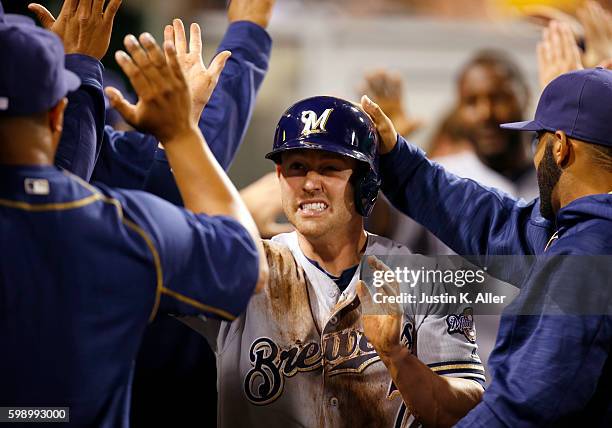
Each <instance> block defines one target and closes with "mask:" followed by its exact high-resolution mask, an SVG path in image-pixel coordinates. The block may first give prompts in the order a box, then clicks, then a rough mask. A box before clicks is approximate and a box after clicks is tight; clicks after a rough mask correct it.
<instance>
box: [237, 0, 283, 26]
mask: <svg viewBox="0 0 612 428" xmlns="http://www.w3.org/2000/svg"><path fill="white" fill-rule="evenodd" d="M274 3H276V0H231V1H230V4H229V8H228V11H227V17H228V19H229V21H230V22H236V21H251V22H254V23H255V24H257V25H259V26H260V27H263V28H267V27H268V24H269V23H270V18H271V17H272V9H273V8H274Z"/></svg>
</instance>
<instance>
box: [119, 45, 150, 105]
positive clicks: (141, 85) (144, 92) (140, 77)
mask: <svg viewBox="0 0 612 428" xmlns="http://www.w3.org/2000/svg"><path fill="white" fill-rule="evenodd" d="M115 60H116V61H117V64H119V67H121V70H123V72H124V73H125V75H126V76H127V77H128V79H129V80H130V83H131V84H132V87H133V88H134V90H135V91H136V93H137V94H138V96H139V97H140V98H143V97H147V96H148V95H149V94H150V93H151V86H150V84H149V81H148V80H147V78H146V77H145V75H144V73H142V71H141V70H140V69H139V68H138V66H137V65H136V64H135V63H134V61H132V58H130V56H129V55H128V54H126V53H125V52H123V51H117V52H115Z"/></svg>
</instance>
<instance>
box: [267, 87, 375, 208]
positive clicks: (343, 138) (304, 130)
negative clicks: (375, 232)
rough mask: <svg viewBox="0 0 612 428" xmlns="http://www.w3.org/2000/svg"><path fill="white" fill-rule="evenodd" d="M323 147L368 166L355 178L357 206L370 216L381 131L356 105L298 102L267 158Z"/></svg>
mask: <svg viewBox="0 0 612 428" xmlns="http://www.w3.org/2000/svg"><path fill="white" fill-rule="evenodd" d="M298 149H311V150H324V151H327V152H331V153H337V154H340V155H344V156H348V157H351V158H353V159H356V160H358V161H360V162H363V163H365V164H366V165H367V168H364V170H365V172H361V171H360V172H357V171H356V173H357V174H359V176H357V177H355V178H356V180H355V208H356V209H357V212H358V213H359V214H361V215H362V216H364V217H367V216H368V215H369V214H370V212H371V211H372V208H373V207H374V203H375V202H376V197H377V196H378V189H379V188H380V177H379V174H378V134H377V133H376V128H375V127H374V123H372V120H371V119H370V118H369V117H368V115H367V114H365V113H364V112H363V111H362V110H361V109H360V108H358V107H357V106H356V105H355V104H353V103H351V102H349V101H346V100H343V99H340V98H335V97H324V96H320V97H312V98H306V99H305V100H302V101H298V102H297V103H295V104H294V105H292V106H291V107H289V108H288V109H287V111H285V113H283V116H282V117H281V119H280V121H279V122H278V125H277V127H276V133H275V135H274V145H273V146H272V151H271V152H270V153H268V154H267V155H266V158H268V159H272V160H273V161H274V162H276V163H280V157H281V153H283V152H286V151H288V150H298Z"/></svg>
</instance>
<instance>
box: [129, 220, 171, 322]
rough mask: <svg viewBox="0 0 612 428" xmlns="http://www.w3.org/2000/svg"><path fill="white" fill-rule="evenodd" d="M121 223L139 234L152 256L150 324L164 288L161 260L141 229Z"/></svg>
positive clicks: (155, 313)
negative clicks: (153, 269)
mask: <svg viewBox="0 0 612 428" xmlns="http://www.w3.org/2000/svg"><path fill="white" fill-rule="evenodd" d="M121 221H122V222H123V224H125V225H126V226H127V227H129V228H130V229H132V230H133V231H134V232H136V233H137V234H139V235H140V236H141V238H142V239H144V241H145V243H146V244H147V247H149V251H151V254H152V255H153V263H154V264H155V275H156V280H155V301H154V302H153V309H151V315H149V322H151V321H153V319H155V315H157V311H158V309H159V301H160V297H161V291H162V289H163V288H164V284H163V278H164V276H163V273H162V267H161V260H160V259H159V253H158V252H157V249H156V248H155V245H154V244H153V241H151V238H150V237H149V235H147V233H146V232H145V231H144V230H143V229H141V228H140V227H139V226H138V225H137V224H136V223H134V222H132V221H130V220H128V219H126V218H122V219H121Z"/></svg>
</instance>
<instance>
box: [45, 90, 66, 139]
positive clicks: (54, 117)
mask: <svg viewBox="0 0 612 428" xmlns="http://www.w3.org/2000/svg"><path fill="white" fill-rule="evenodd" d="M67 105H68V98H66V97H64V98H62V99H61V100H59V101H58V103H57V104H56V105H54V106H53V107H51V110H49V112H48V114H47V117H48V121H49V122H48V123H49V130H50V131H51V136H52V137H51V138H52V140H51V143H52V145H53V150H54V151H55V150H56V149H57V145H58V144H59V141H60V138H61V136H62V131H63V129H64V111H65V110H66V106H67Z"/></svg>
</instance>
